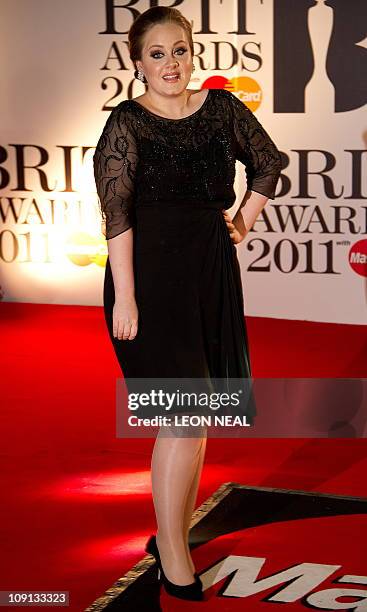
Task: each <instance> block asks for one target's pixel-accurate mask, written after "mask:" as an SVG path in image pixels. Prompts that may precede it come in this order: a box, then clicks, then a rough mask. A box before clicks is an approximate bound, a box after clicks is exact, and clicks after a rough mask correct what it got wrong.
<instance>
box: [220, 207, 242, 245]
mask: <svg viewBox="0 0 367 612" xmlns="http://www.w3.org/2000/svg"><path fill="white" fill-rule="evenodd" d="M222 213H223V217H224V220H225V222H226V224H227V228H228V231H229V235H230V237H231V239H232V242H233V243H234V244H239V243H240V242H242V240H243V239H244V237H245V236H246V234H247V232H245V233H244V234H241V232H240V231H239V229H238V228H237V227H236V225H235V224H234V223H233V222H232V221H231V217H230V216H229V214H228V212H227V211H226V210H224V209H223V210H222Z"/></svg>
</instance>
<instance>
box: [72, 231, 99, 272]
mask: <svg viewBox="0 0 367 612" xmlns="http://www.w3.org/2000/svg"><path fill="white" fill-rule="evenodd" d="M65 254H66V256H67V257H68V259H70V261H71V262H72V263H73V264H75V265H76V266H89V265H90V264H91V263H94V264H96V265H97V266H101V267H105V266H106V261H107V256H108V252H107V243H106V240H105V239H104V238H102V237H101V238H98V237H96V236H92V235H91V234H87V233H86V232H74V233H73V234H71V235H70V236H69V237H68V239H67V240H66V243H65Z"/></svg>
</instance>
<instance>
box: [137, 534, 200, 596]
mask: <svg viewBox="0 0 367 612" xmlns="http://www.w3.org/2000/svg"><path fill="white" fill-rule="evenodd" d="M145 551H146V552H147V553H150V554H151V555H153V557H154V558H155V560H156V563H157V565H158V568H159V569H158V579H159V580H160V579H161V580H162V582H163V585H164V588H165V589H166V591H167V593H169V595H173V596H174V597H178V598H180V599H189V600H191V601H202V600H203V598H204V596H203V584H202V582H201V580H200V578H199V576H198V574H197V572H195V573H194V576H195V582H191V583H190V584H174V583H173V582H171V581H170V580H168V578H167V576H166V575H165V573H164V571H163V568H162V563H161V557H160V554H159V550H158V546H157V541H156V538H155V535H151V536H150V538H149V540H148V541H147V543H146V545H145Z"/></svg>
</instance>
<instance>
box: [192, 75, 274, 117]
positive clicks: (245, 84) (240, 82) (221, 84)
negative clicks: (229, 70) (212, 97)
mask: <svg viewBox="0 0 367 612" xmlns="http://www.w3.org/2000/svg"><path fill="white" fill-rule="evenodd" d="M202 88H203V89H226V90H227V91H231V92H232V93H234V94H235V95H236V96H237V97H238V98H239V99H240V100H242V102H244V103H245V104H246V106H248V107H249V109H250V110H251V111H252V112H255V111H256V110H257V109H258V108H259V106H260V104H261V102H262V97H263V92H262V89H261V87H260V85H259V83H258V82H257V81H255V79H253V78H251V77H248V76H241V77H233V78H232V79H227V78H226V77H223V76H213V77H209V78H208V79H206V80H205V81H204V83H203V84H202Z"/></svg>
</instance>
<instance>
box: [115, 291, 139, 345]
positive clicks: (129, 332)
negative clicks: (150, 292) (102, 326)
mask: <svg viewBox="0 0 367 612" xmlns="http://www.w3.org/2000/svg"><path fill="white" fill-rule="evenodd" d="M138 317H139V313H138V307H137V304H136V301H135V297H134V296H130V297H118V298H116V300H115V304H114V307H113V313H112V319H113V336H114V338H118V340H134V338H135V336H136V334H137V331H138Z"/></svg>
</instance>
